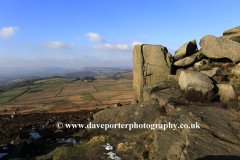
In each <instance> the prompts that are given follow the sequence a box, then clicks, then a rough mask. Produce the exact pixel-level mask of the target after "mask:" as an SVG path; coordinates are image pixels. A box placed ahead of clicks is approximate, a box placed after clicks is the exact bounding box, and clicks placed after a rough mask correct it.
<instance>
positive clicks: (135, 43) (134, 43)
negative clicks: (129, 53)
mask: <svg viewBox="0 0 240 160" xmlns="http://www.w3.org/2000/svg"><path fill="white" fill-rule="evenodd" d="M137 44H143V43H142V42H138V41H133V43H132V44H131V45H130V46H131V48H134V46H135V45H137Z"/></svg>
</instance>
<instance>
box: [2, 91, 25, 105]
mask: <svg viewBox="0 0 240 160" xmlns="http://www.w3.org/2000/svg"><path fill="white" fill-rule="evenodd" d="M26 90H27V87H22V88H16V89H13V90H11V91H7V92H4V93H2V94H1V95H0V103H5V102H8V101H9V100H11V99H12V98H14V97H16V96H18V95H20V94H22V93H23V92H25V91H26Z"/></svg>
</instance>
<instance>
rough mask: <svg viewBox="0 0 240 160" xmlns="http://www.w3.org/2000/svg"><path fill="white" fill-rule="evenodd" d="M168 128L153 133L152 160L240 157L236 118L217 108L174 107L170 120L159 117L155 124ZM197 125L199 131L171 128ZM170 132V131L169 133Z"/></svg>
mask: <svg viewBox="0 0 240 160" xmlns="http://www.w3.org/2000/svg"><path fill="white" fill-rule="evenodd" d="M169 123H170V124H172V128H170V127H169V128H168V129H166V130H164V129H163V128H160V129H155V130H154V138H155V139H154V144H155V147H156V155H157V158H156V159H162V158H166V159H168V160H176V159H181V160H195V159H198V158H202V157H205V156H209V155H237V156H240V132H239V131H240V120H239V117H238V115H236V114H234V113H232V112H230V111H228V110H225V109H223V108H219V107H210V106H209V107H203V106H195V105H191V106H178V108H177V109H176V112H175V114H174V115H173V116H162V117H159V118H158V119H156V121H155V124H168V126H170V125H169ZM196 123H197V124H200V125H199V126H200V128H195V129H194V128H176V129H175V128H174V127H173V124H177V127H179V126H180V124H187V125H188V126H189V127H191V124H195V127H196V126H197V125H196ZM173 128H174V129H173ZM235 131H237V132H235Z"/></svg>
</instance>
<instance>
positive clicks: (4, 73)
mask: <svg viewBox="0 0 240 160" xmlns="http://www.w3.org/2000/svg"><path fill="white" fill-rule="evenodd" d="M71 70H74V69H66V68H60V67H46V68H39V69H30V68H23V67H19V68H13V67H0V80H3V79H5V80H7V79H13V78H20V77H32V76H37V77H40V76H47V75H49V76H50V75H58V74H61V73H64V72H67V71H71Z"/></svg>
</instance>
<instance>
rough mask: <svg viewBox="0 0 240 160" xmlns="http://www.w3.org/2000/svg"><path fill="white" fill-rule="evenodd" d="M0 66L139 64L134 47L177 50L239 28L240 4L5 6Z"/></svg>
mask: <svg viewBox="0 0 240 160" xmlns="http://www.w3.org/2000/svg"><path fill="white" fill-rule="evenodd" d="M0 4H1V5H0V22H1V23H0V68H3V67H5V68H6V67H7V68H27V69H37V68H42V67H52V66H56V67H60V68H75V69H80V68H83V67H119V66H133V59H132V58H133V46H134V45H135V44H154V45H159V44H160V45H163V46H165V47H167V49H168V51H169V52H170V53H171V54H172V55H174V52H175V51H176V50H177V49H178V48H179V47H181V46H182V45H183V44H184V43H186V42H188V41H191V40H193V39H196V40H197V44H198V48H199V49H200V46H199V42H200V39H201V38H202V37H203V36H205V35H214V36H216V37H219V36H222V33H223V31H225V30H228V29H231V28H234V27H237V26H239V22H238V21H237V19H238V15H240V10H239V7H238V6H240V1H237V0H230V1H228V2H226V1H221V0H218V1H215V0H213V1H207V0H201V1H188V0H181V1H179V0H171V1H147V2H146V1H126V0H121V1H119V0H115V1H109V0H108V1H107V0H103V1H97V0H95V1H94V0H91V1H77V0H75V1H74V0H72V1H66V0H52V1H47V0H34V1H32V0H24V1H18V0H2V1H1V2H0Z"/></svg>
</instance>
